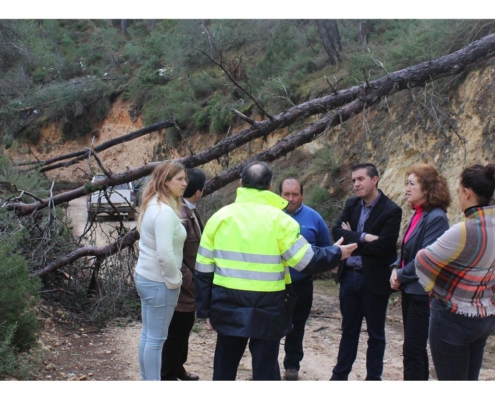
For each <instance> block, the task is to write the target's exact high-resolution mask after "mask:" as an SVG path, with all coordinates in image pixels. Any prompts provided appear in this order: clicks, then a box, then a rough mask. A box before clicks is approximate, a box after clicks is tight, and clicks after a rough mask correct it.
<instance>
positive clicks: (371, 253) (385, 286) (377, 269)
mask: <svg viewBox="0 0 495 400" xmlns="http://www.w3.org/2000/svg"><path fill="white" fill-rule="evenodd" d="M380 192H381V191H380ZM361 203H362V201H361V198H359V197H357V196H354V197H351V198H349V199H348V200H347V202H346V204H345V207H344V210H343V211H342V213H341V215H340V217H339V218H338V220H337V222H336V223H335V225H334V226H333V227H332V237H333V239H334V240H335V241H337V240H338V239H340V238H341V237H344V244H350V243H358V248H357V249H356V250H355V251H354V252H353V253H352V255H353V256H356V255H360V256H361V257H362V260H363V273H364V277H365V281H364V285H365V287H367V288H368V289H370V290H371V291H372V292H373V293H375V294H390V293H391V291H392V289H391V288H390V265H391V264H392V263H393V262H394V261H396V260H397V239H398V238H399V231H400V223H401V219H402V209H401V208H400V207H399V206H398V205H397V204H395V203H394V202H393V201H392V200H390V199H389V198H388V197H387V196H385V194H384V193H383V192H381V196H380V199H379V200H378V202H377V203H376V204H375V206H374V207H373V209H372V210H371V212H370V215H369V217H368V219H367V220H366V222H365V224H364V232H366V233H370V234H373V235H377V236H378V237H379V239H378V240H375V241H373V242H369V243H360V242H359V241H360V236H361V232H357V231H356V229H357V226H358V223H359V216H360V215H361V208H362V205H361ZM342 222H348V223H349V224H350V226H351V229H352V231H348V230H346V229H343V228H342ZM345 273H346V268H345V261H343V262H341V263H340V265H339V269H338V273H337V277H336V281H337V282H339V281H340V280H341V278H342V276H343V274H345Z"/></svg>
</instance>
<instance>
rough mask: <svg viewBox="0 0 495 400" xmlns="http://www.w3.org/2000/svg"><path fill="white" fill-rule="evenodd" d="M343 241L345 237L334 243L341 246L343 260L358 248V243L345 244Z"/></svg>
mask: <svg viewBox="0 0 495 400" xmlns="http://www.w3.org/2000/svg"><path fill="white" fill-rule="evenodd" d="M343 242H344V238H343V237H341V238H340V239H339V240H337V241H336V242H335V243H334V245H335V246H337V247H340V251H342V257H341V260H345V259H346V258H348V257H349V256H350V255H351V254H352V252H353V251H354V250H356V249H357V243H352V244H346V245H343V244H342V243H343Z"/></svg>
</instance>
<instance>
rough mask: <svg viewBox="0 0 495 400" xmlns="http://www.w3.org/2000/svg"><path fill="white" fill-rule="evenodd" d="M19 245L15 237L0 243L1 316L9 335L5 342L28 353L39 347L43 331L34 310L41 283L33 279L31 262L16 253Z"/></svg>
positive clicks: (4, 339) (4, 330)
mask: <svg viewBox="0 0 495 400" xmlns="http://www.w3.org/2000/svg"><path fill="white" fill-rule="evenodd" d="M16 239H17V238H16ZM18 240H28V238H27V237H24V238H21V237H19V238H18ZM15 245H16V240H12V237H8V238H6V237H5V236H3V237H2V239H1V240H0V254H1V256H2V262H1V263H0V315H2V323H3V325H4V329H3V333H4V335H5V337H2V338H1V341H7V340H11V343H12V347H13V348H14V349H15V350H18V351H25V350H28V349H29V348H31V347H32V346H33V345H34V344H35V342H36V339H37V336H38V332H39V328H40V327H39V323H38V320H37V319H36V313H35V311H34V306H35V305H36V304H37V302H38V290H39V288H40V282H39V280H38V279H35V278H31V277H30V276H29V270H28V263H27V261H26V259H25V258H24V257H21V256H20V255H18V254H16V252H15Z"/></svg>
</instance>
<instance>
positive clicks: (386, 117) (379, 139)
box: [14, 59, 495, 223]
mask: <svg viewBox="0 0 495 400" xmlns="http://www.w3.org/2000/svg"><path fill="white" fill-rule="evenodd" d="M494 78H495V59H490V60H487V61H486V62H485V63H483V64H482V65H479V66H478V67H476V68H475V69H473V70H472V71H470V72H469V73H468V74H467V75H465V76H461V77H457V78H454V79H451V82H450V83H448V82H442V83H440V82H435V83H434V84H432V85H430V86H428V87H426V88H424V89H423V90H421V91H418V90H415V91H414V92H400V93H398V94H396V95H394V96H392V97H390V98H388V99H386V100H383V101H382V102H381V104H380V105H378V106H377V107H374V108H372V109H371V110H368V111H366V112H364V113H362V114H360V115H357V116H356V117H354V118H353V119H352V120H351V121H348V122H346V123H344V124H343V125H341V126H339V127H336V128H334V129H332V130H330V131H328V132H327V133H326V134H325V135H323V136H321V137H319V138H318V139H316V140H315V141H314V142H312V143H309V144H307V145H305V146H303V147H302V148H300V149H298V150H297V151H294V152H293V153H292V154H290V155H288V156H286V157H284V159H283V160H277V162H275V163H274V166H275V167H277V168H278V169H279V170H282V171H283V170H284V169H286V168H288V167H293V168H294V167H295V168H296V171H298V172H299V173H300V174H301V175H300V177H301V178H302V179H303V181H304V183H305V185H306V186H305V189H306V188H308V189H309V188H310V187H311V185H318V186H319V187H324V188H325V189H327V190H328V192H329V195H332V194H334V193H340V195H341V196H342V198H345V197H347V196H348V195H350V194H351V193H352V192H351V187H350V179H349V178H350V173H349V172H348V170H347V169H346V167H348V166H350V165H352V164H355V163H357V162H365V161H370V162H373V163H375V164H376V165H377V167H378V169H379V171H380V173H381V180H380V185H379V186H380V188H381V189H383V191H384V192H385V193H386V194H387V195H389V196H390V197H391V198H392V199H393V200H394V201H396V202H397V203H398V204H399V205H400V206H402V207H403V209H404V211H405V212H404V220H405V221H406V220H408V219H409V217H410V215H411V213H410V212H408V211H407V209H408V207H407V204H406V202H405V186H404V181H405V176H404V175H405V170H406V168H407V167H408V166H409V165H411V164H413V163H416V162H426V163H431V164H433V165H435V166H436V167H437V169H439V171H440V172H441V173H442V174H444V175H445V176H446V178H447V180H448V182H449V186H450V190H451V193H452V198H453V202H452V206H451V207H450V209H449V211H448V215H449V219H450V222H451V223H455V222H457V221H459V220H460V219H461V218H462V215H461V213H460V210H459V206H458V203H457V194H456V188H457V184H458V177H459V174H460V172H461V171H462V169H463V168H464V167H466V166H468V165H471V164H473V163H483V164H485V163H487V162H493V161H495V157H494V145H495V144H494V142H495V112H494V111H495V109H494V108H495V105H494V101H493V99H494V97H495V79H494ZM130 114H132V106H130V105H128V104H125V103H123V102H121V101H117V102H116V103H115V104H114V106H113V108H112V110H111V112H110V114H109V116H108V118H107V119H106V120H105V121H104V122H103V123H101V124H100V125H99V126H97V127H95V130H98V132H99V135H98V137H95V139H94V145H97V144H101V143H103V142H105V141H107V140H109V139H111V138H114V137H117V136H121V135H124V134H127V133H129V132H132V131H134V130H137V129H139V128H141V127H142V126H143V124H142V121H141V120H140V119H139V118H135V115H134V114H132V115H133V116H134V117H131V116H130ZM308 122H309V121H308ZM243 128H245V125H243V126H235V127H233V129H232V132H230V134H232V133H233V132H236V131H239V130H241V129H243ZM301 129H302V128H301ZM293 130H298V129H297V128H293ZM287 134H288V132H287V130H286V129H284V130H281V131H278V132H276V133H274V134H272V135H270V136H269V137H268V138H267V139H266V140H262V139H259V140H256V141H254V142H252V143H250V144H246V145H244V146H242V147H241V148H239V149H238V150H236V151H233V152H232V153H230V154H228V156H225V157H222V159H221V160H218V161H213V162H210V163H209V164H207V165H205V166H204V167H203V168H204V170H205V171H206V173H207V175H208V176H209V177H212V176H214V175H215V174H217V173H219V172H221V171H222V170H224V168H226V166H227V165H228V166H230V167H232V166H234V165H236V164H237V163H238V162H240V161H243V160H245V159H247V158H249V157H252V156H253V155H255V154H256V153H258V152H259V151H262V150H265V149H267V148H268V147H271V146H272V145H274V144H275V143H276V142H277V141H278V140H279V139H281V138H283V137H285V136H286V135H287ZM166 135H167V132H165V131H162V132H156V133H153V134H151V135H148V136H146V137H142V138H139V139H136V140H134V141H132V142H127V143H124V144H122V145H119V146H115V147H113V148H111V149H109V150H106V151H104V152H103V153H101V154H100V157H101V158H102V160H103V162H104V164H105V165H106V166H107V167H108V168H109V169H110V170H111V171H114V172H120V171H124V170H125V169H126V168H134V167H137V166H139V165H142V164H143V163H146V162H149V161H155V160H160V159H168V158H174V157H178V156H184V155H187V154H190V153H189V151H188V149H187V148H186V146H185V145H184V143H182V144H180V145H179V147H178V148H177V149H175V148H172V147H170V146H169V145H167V143H169V141H167V139H166ZM60 137H61V134H60V130H59V129H58V127H57V126H54V125H52V126H50V127H47V128H46V129H45V131H44V132H43V135H42V138H41V141H40V144H39V145H38V146H36V148H34V149H32V151H33V153H34V154H35V155H36V156H37V157H38V158H40V159H47V158H49V157H54V156H56V155H60V154H65V153H68V152H71V151H76V150H81V149H82V148H84V147H88V146H90V145H91V142H92V140H93V138H92V137H90V136H88V137H86V138H84V139H80V140H79V141H74V142H66V143H61V141H60V140H59V138H60ZM222 137H223V135H219V134H209V133H206V134H205V133H196V134H193V135H190V136H188V137H187V143H188V146H189V147H190V149H192V151H194V152H199V151H201V150H203V149H205V148H208V147H211V146H213V145H214V144H215V143H217V142H218V141H220V140H221V139H222ZM325 146H327V147H329V148H330V149H331V150H332V149H333V154H334V155H335V157H336V160H335V162H336V163H337V164H338V165H340V166H341V168H339V170H338V173H337V174H336V175H335V174H334V175H332V174H330V173H328V172H324V171H323V172H316V173H315V171H314V170H310V169H309V168H308V167H309V165H310V164H311V160H312V159H313V157H314V156H315V154H316V153H317V152H318V151H319V150H320V149H322V148H323V147H325ZM14 158H16V159H17V158H18V157H16V156H14ZM92 166H94V167H96V163H94V165H92ZM85 172H86V173H89V168H88V163H81V164H79V165H78V166H75V167H71V168H67V169H64V170H62V169H58V170H54V171H51V172H50V175H51V176H52V177H54V178H55V177H56V178H57V179H65V180H81V181H84V180H86V179H87V176H85V174H84V173H85ZM236 186H237V184H236V183H235V184H234V183H233V184H231V185H228V186H227V187H226V188H224V189H222V191H223V192H224V193H227V192H229V194H228V195H227V197H226V198H227V199H232V198H233V192H234V190H235V187H236ZM308 189H306V190H305V192H306V191H307V190H308ZM328 222H330V221H328Z"/></svg>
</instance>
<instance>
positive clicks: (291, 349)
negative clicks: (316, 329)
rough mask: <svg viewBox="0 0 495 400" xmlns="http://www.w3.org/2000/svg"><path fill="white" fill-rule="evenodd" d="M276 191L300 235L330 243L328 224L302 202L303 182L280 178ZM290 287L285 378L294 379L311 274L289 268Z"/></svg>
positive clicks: (300, 353) (310, 240) (316, 242)
mask: <svg viewBox="0 0 495 400" xmlns="http://www.w3.org/2000/svg"><path fill="white" fill-rule="evenodd" d="M279 194H280V196H281V197H282V198H284V199H285V200H287V201H288V202H289V204H287V207H286V208H285V210H284V211H285V212H286V213H287V214H289V215H290V216H291V217H292V218H294V219H295V220H296V221H297V222H298V223H299V226H300V227H301V235H302V236H303V237H304V238H305V239H306V240H307V241H308V243H309V244H311V245H312V246H318V247H325V246H330V233H329V231H328V227H327V225H326V223H325V221H324V220H323V218H322V217H321V215H320V214H318V213H317V212H316V211H315V210H313V209H312V208H311V207H308V206H307V205H305V204H303V185H302V183H300V182H299V181H298V180H297V179H294V178H287V179H284V180H283V181H282V182H281V183H280V186H279ZM290 277H291V281H292V291H293V293H294V294H295V295H296V296H297V301H296V306H295V308H294V314H293V321H292V324H293V328H292V331H291V332H290V333H289V334H288V335H287V336H286V337H285V344H284V350H285V357H284V368H285V379H286V380H288V381H295V380H297V379H298V377H299V368H300V362H301V360H302V359H303V357H304V350H303V340H304V328H305V326H306V321H307V320H308V317H309V313H310V312H311V307H312V305H313V275H307V274H303V273H301V272H299V271H297V270H295V269H293V268H291V269H290Z"/></svg>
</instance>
